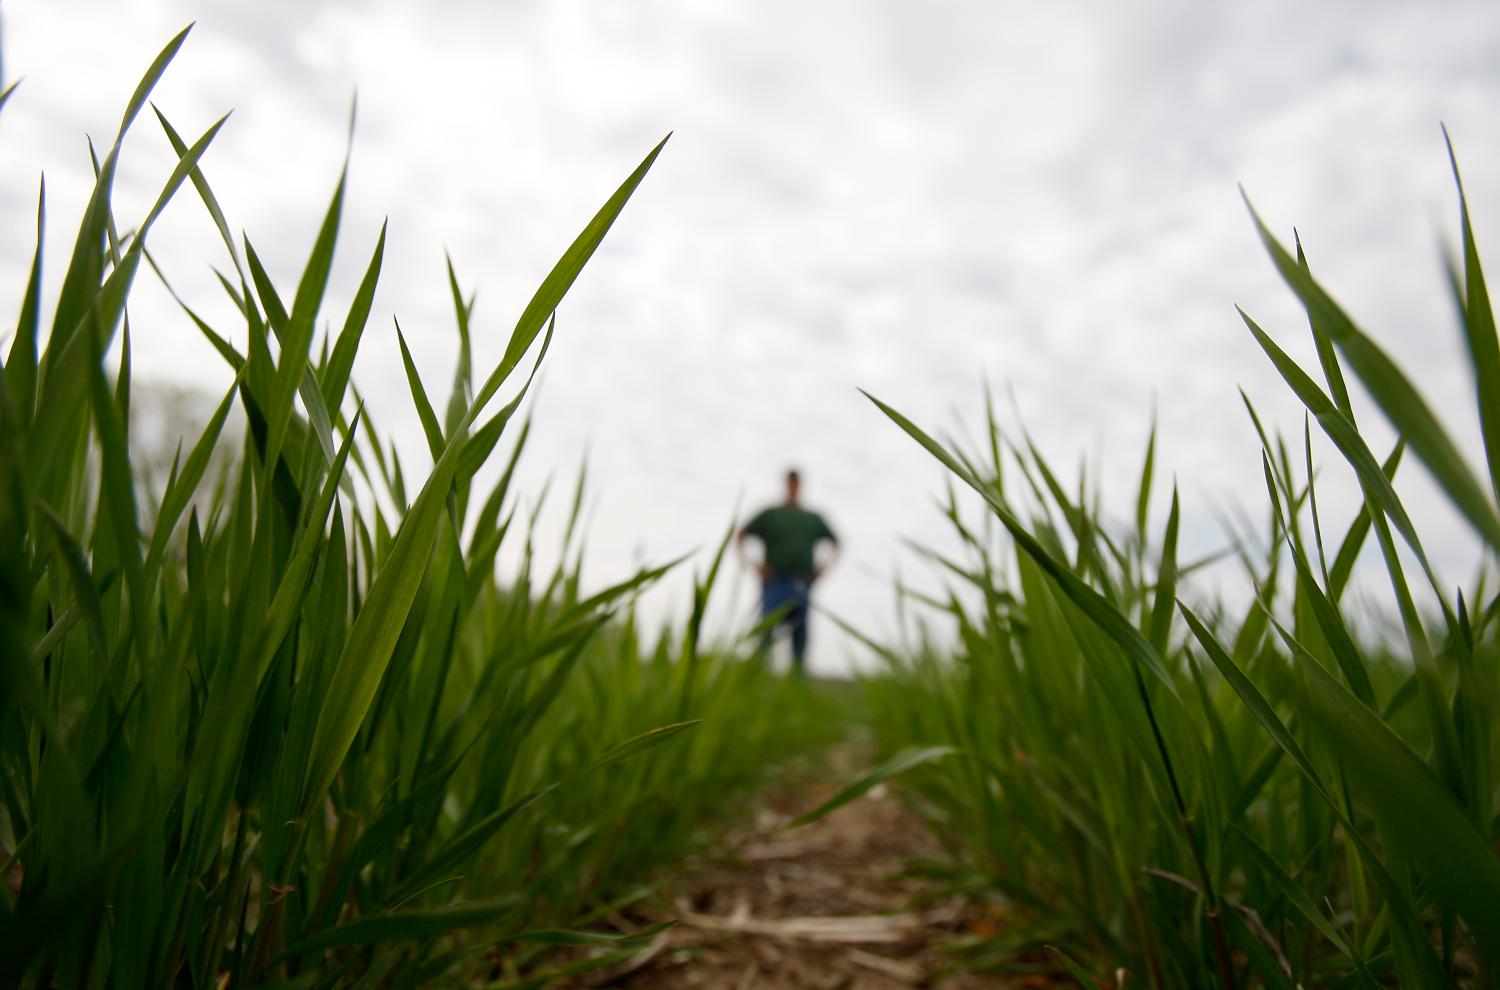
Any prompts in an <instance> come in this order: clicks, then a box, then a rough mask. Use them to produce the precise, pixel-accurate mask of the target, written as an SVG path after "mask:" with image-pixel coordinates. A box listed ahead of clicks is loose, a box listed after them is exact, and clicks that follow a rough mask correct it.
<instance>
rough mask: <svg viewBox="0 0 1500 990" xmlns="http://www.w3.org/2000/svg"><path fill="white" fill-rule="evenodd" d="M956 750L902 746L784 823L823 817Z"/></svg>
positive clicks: (804, 822) (796, 824)
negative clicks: (818, 803)
mask: <svg viewBox="0 0 1500 990" xmlns="http://www.w3.org/2000/svg"><path fill="white" fill-rule="evenodd" d="M957 752H958V750H956V749H954V748H953V747H952V746H923V747H914V748H911V749H904V750H902V751H901V752H899V753H897V754H896V755H895V756H892V757H891V758H890V759H888V760H886V761H885V762H884V763H881V764H880V765H879V766H877V767H874V768H873V769H871V770H868V771H866V772H865V773H863V774H860V776H859V777H858V778H857V779H855V780H853V781H851V782H850V783H849V784H847V785H845V786H844V787H842V788H840V789H839V791H838V793H836V794H834V796H833V797H831V798H829V799H828V800H827V801H824V802H823V803H822V804H820V805H818V806H817V807H816V808H814V809H812V810H811V811H808V812H805V813H803V814H800V815H798V816H797V817H796V818H793V819H792V820H791V821H789V822H787V824H786V827H787V828H800V827H802V826H803V825H810V824H811V823H813V822H815V821H817V820H818V819H820V818H826V817H827V816H828V815H830V814H832V813H833V812H835V811H837V810H838V809H839V808H842V807H843V806H844V805H846V804H848V803H849V802H850V801H853V800H854V799H855V798H858V797H862V796H864V795H865V794H867V793H869V791H870V789H871V788H873V787H875V786H876V785H878V784H883V783H885V782H886V781H887V780H890V779H891V778H892V777H897V776H900V775H901V774H903V773H906V772H907V771H908V770H913V769H915V768H917V767H919V766H922V765H924V764H927V763H932V762H933V761H934V760H942V759H946V758H948V757H950V756H953V755H955V754H956V753H957Z"/></svg>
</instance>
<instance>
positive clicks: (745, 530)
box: [734, 516, 770, 581]
mask: <svg viewBox="0 0 1500 990" xmlns="http://www.w3.org/2000/svg"><path fill="white" fill-rule="evenodd" d="M759 518H760V517H759V516H757V517H756V519H759ZM755 521H756V520H755V519H752V520H750V522H749V523H747V524H746V525H745V526H743V527H741V529H740V531H739V532H738V533H736V534H735V537H734V550H735V556H737V557H739V558H740V563H742V564H744V565H745V566H746V567H748V568H750V570H752V571H754V572H755V576H756V577H758V578H760V579H761V580H762V581H764V580H765V579H766V578H767V577H768V576H769V574H770V571H769V569H768V568H767V567H766V564H765V561H763V560H755V559H754V558H752V557H751V556H750V554H749V553H748V552H747V551H746V550H745V540H746V539H748V538H749V537H752V536H759V535H760V534H758V533H755V532H753V531H752V527H753V526H754V525H755Z"/></svg>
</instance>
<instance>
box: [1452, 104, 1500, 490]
mask: <svg viewBox="0 0 1500 990" xmlns="http://www.w3.org/2000/svg"><path fill="white" fill-rule="evenodd" d="M1443 141H1444V142H1445V143H1446V144H1447V146H1448V163H1449V164H1450V165H1452V166H1453V184H1454V185H1455V186H1457V187H1458V212H1459V218H1460V220H1461V223H1462V229H1463V247H1464V281H1463V284H1464V290H1465V291H1464V297H1463V307H1462V309H1463V326H1464V339H1465V341H1466V342H1467V343H1468V345H1469V362H1470V364H1471V365H1472V366H1473V369H1474V392H1475V399H1476V401H1477V403H1478V406H1479V425H1480V428H1481V432H1482V434H1483V436H1484V454H1485V460H1486V461H1487V462H1488V465H1489V469H1490V490H1491V491H1492V492H1493V493H1494V495H1495V498H1496V499H1500V341H1497V339H1496V333H1495V311H1494V309H1493V308H1492V307H1491V305H1490V294H1489V289H1488V288H1486V286H1485V281H1484V269H1483V268H1482V267H1481V266H1480V264H1479V247H1478V245H1477V244H1476V243H1475V240H1474V226H1473V223H1472V222H1471V220H1470V218H1469V199H1468V196H1467V195H1465V193H1464V183H1463V179H1462V177H1460V175H1459V174H1458V156H1457V155H1455V154H1454V152H1453V139H1452V138H1451V137H1449V135H1448V128H1446V127H1444V128H1443Z"/></svg>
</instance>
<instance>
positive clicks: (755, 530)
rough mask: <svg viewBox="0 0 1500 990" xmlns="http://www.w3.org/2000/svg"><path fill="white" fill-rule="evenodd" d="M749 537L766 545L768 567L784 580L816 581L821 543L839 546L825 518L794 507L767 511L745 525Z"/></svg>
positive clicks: (777, 507)
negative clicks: (816, 557)
mask: <svg viewBox="0 0 1500 990" xmlns="http://www.w3.org/2000/svg"><path fill="white" fill-rule="evenodd" d="M745 533H746V534H747V535H749V536H754V537H758V538H759V539H760V541H761V543H763V544H764V545H765V548H766V566H767V567H769V568H770V569H771V572H772V573H774V574H776V575H778V576H781V577H799V578H810V577H812V573H813V566H814V557H813V549H814V547H816V546H817V543H818V541H819V540H831V541H832V542H834V543H837V542H838V537H837V536H834V535H833V530H831V529H829V528H828V523H826V522H824V521H823V517H822V516H820V515H818V514H817V513H816V512H809V511H808V510H807V509H803V508H798V507H797V506H792V505H777V506H773V507H772V508H769V509H766V510H765V511H763V512H761V513H760V514H759V515H757V516H756V517H755V518H754V519H752V520H750V521H749V522H748V523H746V524H745Z"/></svg>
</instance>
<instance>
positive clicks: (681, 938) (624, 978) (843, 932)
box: [570, 754, 1073, 990]
mask: <svg viewBox="0 0 1500 990" xmlns="http://www.w3.org/2000/svg"><path fill="white" fill-rule="evenodd" d="M840 755H843V754H835V757H836V759H835V762H836V763H841V762H845V761H844V760H839V759H837V757H838V756H840ZM830 792H831V789H830V788H826V787H822V786H815V787H813V788H810V789H802V790H800V791H798V792H796V793H780V794H772V795H769V796H768V797H767V798H766V799H765V801H764V803H763V805H762V807H761V808H760V810H759V811H758V812H757V814H756V816H755V820H754V821H753V822H751V823H747V824H746V826H744V827H742V828H740V829H737V830H735V831H732V832H731V833H730V834H729V835H727V836H726V837H725V839H724V841H723V842H721V843H720V844H719V845H718V846H717V847H716V849H715V850H714V851H713V853H712V854H711V855H709V856H706V857H704V858H702V859H700V860H699V861H697V862H694V863H690V864H688V865H687V866H686V867H685V868H684V869H683V870H682V871H680V872H679V873H678V874H677V875H676V876H675V877H673V878H671V879H670V880H669V881H668V882H667V883H666V885H665V886H664V888H663V891H664V894H665V897H664V899H663V900H664V903H663V904H661V906H660V907H659V908H655V909H647V910H645V911H639V910H638V911H634V912H632V915H631V917H629V918H618V919H615V920H616V923H617V924H619V925H621V926H622V927H627V926H644V925H646V924H649V923H651V922H653V921H657V920H663V919H665V918H668V917H676V918H677V919H679V920H678V923H677V925H676V926H674V927H673V928H671V929H669V930H667V931H666V932H663V933H662V934H661V935H659V936H657V938H656V939H655V940H654V941H653V942H652V943H651V945H650V946H649V947H648V948H647V949H646V950H645V951H644V952H642V953H641V954H640V955H638V956H636V957H635V958H634V959H632V960H630V961H628V962H626V963H623V964H620V965H618V966H616V967H615V968H614V969H613V970H610V971H606V972H600V973H595V974H592V975H591V976H590V977H586V978H584V979H582V980H580V981H578V982H575V983H573V984H570V986H572V987H576V988H582V987H612V988H619V990H627V988H628V990H645V988H652V990H658V988H659V990H685V988H716V990H717V988H725V990H781V988H787V990H790V988H797V990H835V988H838V990H897V988H911V987H933V988H939V987H940V988H942V990H971V988H978V987H1032V988H1042V987H1048V988H1050V987H1060V986H1072V985H1073V984H1071V983H1064V982H1058V981H1056V980H1054V979H1052V978H1050V977H1037V976H997V975H982V974H974V973H963V972H958V971H957V968H956V967H955V966H954V960H953V956H952V955H951V954H950V953H947V952H945V951H944V950H943V948H942V946H943V944H944V943H945V942H948V941H950V940H952V939H953V938H955V937H957V936H961V935H964V934H970V933H972V932H974V931H976V930H985V928H986V926H988V925H990V924H991V921H990V920H988V919H984V918H981V917H979V916H977V915H975V914H973V912H972V910H971V909H969V908H967V907H966V906H965V905H964V904H963V903H962V902H961V901H958V900H954V899H951V898H943V897H941V896H940V895H939V894H938V892H937V891H936V890H935V889H934V888H933V886H932V885H931V884H930V883H927V882H924V881H922V880H920V879H916V878H914V877H912V876H911V875H910V873H909V871H908V869H907V867H908V866H909V864H910V862H911V860H912V859H913V858H915V857H921V856H924V855H930V854H932V853H933V852H934V845H933V842H932V839H931V838H930V836H929V835H928V833H927V831H926V830H925V829H924V828H923V826H922V824H921V823H920V822H919V821H917V820H916V819H915V818H914V817H913V816H912V815H911V814H910V813H909V812H908V811H906V809H904V808H903V807H902V806H901V804H900V802H899V801H897V800H895V799H894V798H893V797H892V796H890V795H889V794H888V793H886V792H885V791H884V790H883V789H880V788H877V789H876V790H875V791H872V792H871V793H870V794H869V795H867V796H865V797H862V798H860V799H858V800H856V801H853V802H851V803H850V804H848V805H845V806H844V807H842V808H840V809H839V810H838V811H835V812H834V813H833V814H832V815H830V816H828V817H827V818H824V819H823V820H821V821H819V822H815V823H813V824H812V825H808V826H806V827H803V828H800V829H795V830H786V829H784V828H783V827H782V826H783V825H784V824H785V823H786V822H787V821H789V820H790V819H791V818H792V817H793V816H794V815H796V814H798V813H801V812H805V811H807V810H809V809H810V808H812V807H814V806H816V804H817V803H818V802H819V801H821V800H823V799H824V798H825V797H826V796H827V795H828V794H829V793H830ZM1031 962H1033V963H1035V962H1036V961H1035V960H1032V961H1031Z"/></svg>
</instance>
